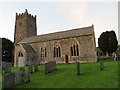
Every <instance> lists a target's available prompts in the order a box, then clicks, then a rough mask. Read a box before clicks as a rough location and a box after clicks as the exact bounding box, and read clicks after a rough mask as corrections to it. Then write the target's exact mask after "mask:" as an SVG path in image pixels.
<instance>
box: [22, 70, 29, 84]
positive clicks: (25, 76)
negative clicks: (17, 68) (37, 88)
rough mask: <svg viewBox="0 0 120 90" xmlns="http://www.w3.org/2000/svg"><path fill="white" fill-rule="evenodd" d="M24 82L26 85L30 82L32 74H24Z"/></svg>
mask: <svg viewBox="0 0 120 90" xmlns="http://www.w3.org/2000/svg"><path fill="white" fill-rule="evenodd" d="M23 82H24V83H27V82H30V72H29V71H27V72H24V74H23Z"/></svg>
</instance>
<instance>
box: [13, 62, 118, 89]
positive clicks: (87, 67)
mask: <svg viewBox="0 0 120 90" xmlns="http://www.w3.org/2000/svg"><path fill="white" fill-rule="evenodd" d="M80 67H81V75H80V76H77V72H76V68H77V66H76V64H58V65H57V70H56V71H54V72H52V73H49V74H47V75H45V74H44V65H40V66H39V71H38V72H35V73H32V74H31V82H30V83H26V84H21V85H18V86H17V87H16V88H117V87H118V62H117V61H110V62H108V61H107V62H106V61H104V70H103V71H101V70H100V63H99V62H96V63H84V64H81V65H80ZM25 68H27V67H25ZM14 70H16V69H15V68H13V71H14Z"/></svg>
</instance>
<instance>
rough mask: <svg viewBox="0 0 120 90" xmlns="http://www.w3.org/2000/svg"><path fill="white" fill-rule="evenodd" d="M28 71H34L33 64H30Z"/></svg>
mask: <svg viewBox="0 0 120 90" xmlns="http://www.w3.org/2000/svg"><path fill="white" fill-rule="evenodd" d="M28 71H29V72H30V73H33V65H29V66H28Z"/></svg>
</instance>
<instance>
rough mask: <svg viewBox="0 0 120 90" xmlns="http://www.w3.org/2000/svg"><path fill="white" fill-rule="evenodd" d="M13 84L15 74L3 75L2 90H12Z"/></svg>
mask: <svg viewBox="0 0 120 90" xmlns="http://www.w3.org/2000/svg"><path fill="white" fill-rule="evenodd" d="M14 82H15V73H9V74H8V73H7V74H5V75H4V88H13V87H14Z"/></svg>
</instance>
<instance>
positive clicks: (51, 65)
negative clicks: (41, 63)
mask: <svg viewBox="0 0 120 90" xmlns="http://www.w3.org/2000/svg"><path fill="white" fill-rule="evenodd" d="M54 70H56V62H55V61H49V62H48V63H45V74H47V73H50V72H52V71H54Z"/></svg>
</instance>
